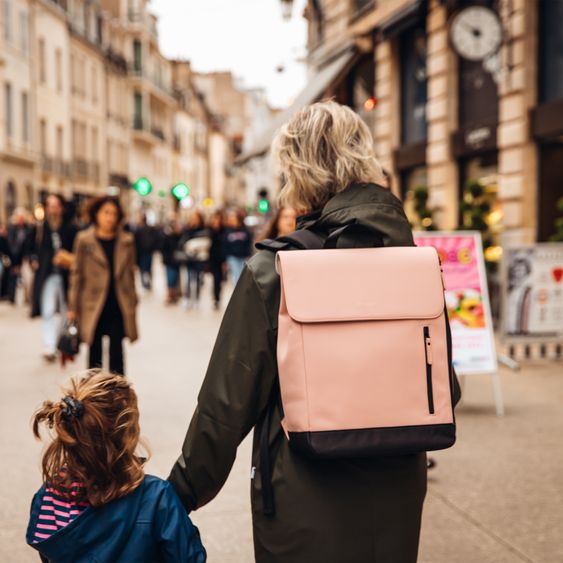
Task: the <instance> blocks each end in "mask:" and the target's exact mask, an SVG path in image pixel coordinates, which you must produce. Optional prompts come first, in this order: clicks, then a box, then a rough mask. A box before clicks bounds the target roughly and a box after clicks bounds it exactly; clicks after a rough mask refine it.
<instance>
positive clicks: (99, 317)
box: [68, 196, 137, 374]
mask: <svg viewBox="0 0 563 563" xmlns="http://www.w3.org/2000/svg"><path fill="white" fill-rule="evenodd" d="M123 217H124V214H123V210H122V208H121V205H120V203H119V200H118V199H117V198H114V197H110V196H105V197H101V198H98V199H96V200H95V201H94V202H93V204H92V206H91V207H90V220H91V223H92V226H91V227H89V228H88V229H87V230H85V231H83V232H81V233H79V234H78V236H77V237H76V242H75V244H74V254H75V256H76V259H75V262H74V266H73V268H72V270H71V276H70V291H69V313H68V316H69V319H71V320H72V319H76V320H77V322H78V326H79V328H80V335H81V338H82V341H83V342H85V343H86V344H88V346H89V347H90V353H89V359H88V367H90V368H94V367H101V366H102V337H103V336H104V335H107V336H109V339H110V346H109V369H110V371H111V372H114V373H120V374H124V373H125V368H124V361H123V338H124V337H126V336H127V337H128V338H129V339H130V340H131V342H133V341H135V340H136V339H137V321H136V308H137V292H136V289H135V241H134V238H133V235H132V234H130V233H127V232H125V231H123V230H122V229H121V223H122V221H123Z"/></svg>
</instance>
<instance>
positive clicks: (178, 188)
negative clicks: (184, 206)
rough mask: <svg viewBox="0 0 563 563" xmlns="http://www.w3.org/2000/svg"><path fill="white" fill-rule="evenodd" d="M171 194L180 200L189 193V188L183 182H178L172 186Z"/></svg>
mask: <svg viewBox="0 0 563 563" xmlns="http://www.w3.org/2000/svg"><path fill="white" fill-rule="evenodd" d="M172 195H173V196H174V197H175V198H176V199H177V200H178V201H182V200H183V199H185V198H186V197H188V196H189V195H190V188H189V187H188V186H187V185H186V184H184V183H183V182H180V183H179V184H176V185H175V186H172Z"/></svg>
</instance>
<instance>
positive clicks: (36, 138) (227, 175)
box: [0, 0, 244, 222]
mask: <svg viewBox="0 0 563 563" xmlns="http://www.w3.org/2000/svg"><path fill="white" fill-rule="evenodd" d="M182 65H183V67H182ZM180 67H182V68H184V70H185V72H181V71H180V70H179V69H180ZM206 84H207V86H209V81H207V82H206ZM208 95H209V97H210V98H212V99H210V100H209V101H208V100H207V99H206V98H205V96H204V95H203V94H202V93H201V92H200V90H199V89H198V88H197V86H196V84H195V81H194V79H193V76H192V73H191V70H190V68H189V63H182V64H179V63H177V62H176V61H170V60H168V59H166V58H165V57H164V56H163V55H162V53H161V51H160V48H159V43H158V33H157V21H156V17H155V16H154V15H153V14H151V13H150V10H149V2H148V0H0V107H1V108H2V110H1V112H0V222H5V221H7V220H8V219H9V217H10V215H11V214H12V212H13V210H14V209H15V207H16V206H25V207H27V208H28V209H29V210H30V211H34V210H35V209H36V207H38V206H40V205H41V203H42V202H43V201H44V199H45V196H46V194H47V193H50V192H56V193H61V194H62V195H64V196H65V197H67V198H69V199H71V200H74V203H75V204H76V206H77V207H78V206H79V205H80V204H81V203H82V201H83V200H85V199H87V198H89V197H91V196H93V195H96V194H102V193H111V194H119V195H120V197H121V198H122V200H123V201H124V203H125V205H126V207H127V208H128V209H129V211H130V212H131V213H132V214H136V212H137V211H149V212H150V213H151V215H152V218H153V219H154V220H157V221H161V220H164V219H165V218H166V216H167V215H168V213H169V212H170V211H171V210H173V209H174V208H176V207H177V206H178V202H177V200H176V199H174V198H173V197H172V195H171V188H172V187H173V186H174V185H175V184H178V183H186V184H187V185H188V186H189V187H190V190H191V194H190V195H191V200H190V201H191V203H192V204H193V205H203V202H204V201H205V203H206V204H207V207H210V205H209V202H210V201H211V200H213V202H216V204H217V205H222V204H224V203H242V197H241V201H240V202H238V201H237V193H236V190H235V189H233V181H232V169H233V167H232V161H233V160H234V157H235V152H234V150H233V146H232V143H231V140H232V139H233V138H234V137H236V135H237V134H238V133H233V132H232V131H231V130H229V131H228V132H227V131H225V128H224V126H223V125H222V119H221V117H220V116H216V115H214V113H213V112H212V110H211V109H210V102H211V101H216V100H217V99H219V98H218V97H217V96H218V94H217V91H216V90H214V91H210V92H209V94H208ZM240 95H241V96H242V94H240ZM239 105H240V104H239ZM243 117H244V116H243ZM228 124H229V127H233V126H234V127H235V128H236V127H238V125H236V120H230V121H229V122H228ZM140 178H146V179H148V180H149V181H150V184H151V185H152V191H151V192H150V194H148V195H145V196H141V195H139V194H138V193H137V192H135V190H133V189H132V187H134V185H135V182H136V181H137V180H138V179H140ZM38 216H40V215H38Z"/></svg>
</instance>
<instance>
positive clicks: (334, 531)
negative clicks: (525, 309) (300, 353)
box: [169, 184, 426, 563]
mask: <svg viewBox="0 0 563 563" xmlns="http://www.w3.org/2000/svg"><path fill="white" fill-rule="evenodd" d="M352 219H355V220H356V221H357V222H358V223H360V224H361V225H363V226H365V227H368V228H369V229H370V230H374V231H378V232H379V233H380V234H382V235H383V240H384V244H385V245H386V246H412V245H413V239H412V234H411V230H410V227H409V224H408V221H407V219H406V217H405V214H404V212H403V208H402V205H401V203H400V201H399V200H398V199H396V198H395V197H394V196H393V195H392V194H391V193H390V192H389V191H388V190H385V189H383V188H381V187H378V186H375V185H373V184H364V185H355V186H352V187H350V188H348V189H347V190H346V191H344V192H342V193H340V194H337V195H336V196H335V197H334V198H333V199H332V200H331V201H330V202H329V203H328V204H327V205H326V206H325V208H324V210H323V211H322V213H321V214H320V216H318V217H317V218H316V219H315V218H314V219H309V220H308V222H307V223H305V224H304V223H301V224H300V227H303V226H311V225H314V227H315V229H321V230H328V229H334V228H336V227H339V226H342V225H343V224H346V223H348V222H350V221H351V220H352ZM274 259H275V255H274V253H272V252H269V251H266V250H262V251H259V252H258V253H257V254H256V255H255V256H254V257H253V258H252V259H251V260H250V261H249V263H248V265H247V267H246V268H245V270H244V272H243V274H242V277H241V279H240V281H239V283H238V284H237V287H236V289H235V291H234V294H233V296H232V298H231V301H230V303H229V306H228V308H227V310H226V311H225V316H224V319H223V323H222V325H221V328H220V331H219V335H218V337H217V342H216V344H215V349H214V350H213V354H212V356H211V361H210V363H209V368H208V371H207V375H206V377H205V380H204V382H203V385H202V387H201V391H200V394H199V398H198V406H197V408H196V411H195V413H194V415H193V418H192V421H191V424H190V427H189V430H188V433H187V436H186V439H185V442H184V446H183V449H182V455H181V456H180V458H179V459H178V461H177V462H176V464H175V466H174V467H173V469H172V472H171V475H170V477H169V479H170V481H171V482H172V484H173V485H174V487H175V489H176V491H177V492H178V494H179V495H180V498H181V499H182V501H183V503H184V505H185V506H186V507H187V509H189V510H194V509H197V508H199V507H201V506H203V505H204V504H206V503H207V502H209V501H210V500H212V499H213V497H215V495H216V494H217V493H218V492H219V490H220V489H221V487H222V486H223V484H224V483H225V480H226V479H227V477H228V475H229V472H230V470H231V467H232V465H233V462H234V460H235V456H236V451H237V447H238V445H239V444H240V443H241V441H242V440H243V439H244V437H245V436H246V435H247V434H248V433H249V432H250V431H251V430H252V429H253V428H255V427H257V428H258V430H259V428H260V425H261V423H262V420H263V417H264V414H265V412H266V409H267V406H268V405H269V404H271V398H272V397H273V396H274V391H275V389H276V388H275V385H277V380H276V378H277V367H276V338H277V323H278V308H279V298H280V286H279V277H278V275H277V274H276V272H275V268H274ZM274 409H275V410H274V412H273V415H272V417H271V425H270V429H269V444H270V452H271V457H272V464H273V488H274V495H275V504H276V514H275V516H265V515H264V514H263V511H262V497H261V489H262V484H261V474H260V460H259V440H258V437H259V431H256V432H255V434H254V446H253V454H252V466H253V467H255V468H256V474H255V477H254V479H252V481H251V483H250V488H251V499H252V515H253V527H254V545H255V554H256V560H257V561H259V562H284V563H315V562H319V563H355V562H357V563H367V562H372V561H373V562H378V563H413V562H415V561H416V558H417V551H418V541H419V531H420V520H421V513H422V505H423V501H424V497H425V493H426V456H425V454H419V455H408V456H402V457H386V458H380V459H371V460H370V459H362V460H341V461H311V460H307V459H305V458H303V457H300V456H299V455H298V454H295V453H294V452H292V450H290V448H289V445H288V442H287V440H286V438H285V436H284V434H283V432H282V429H281V426H280V420H281V417H280V411H279V408H278V407H277V406H276V407H274ZM249 473H250V467H249Z"/></svg>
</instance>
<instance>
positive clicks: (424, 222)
mask: <svg viewBox="0 0 563 563" xmlns="http://www.w3.org/2000/svg"><path fill="white" fill-rule="evenodd" d="M421 192H422V194H424V193H426V198H427V197H428V174H427V169H426V166H415V167H414V168H410V169H409V170H404V171H403V172H402V173H401V199H402V200H403V205H404V208H405V213H406V215H407V219H408V220H409V223H410V224H411V225H412V228H413V229H415V230H423V229H428V228H430V227H431V226H432V217H431V213H430V214H428V213H427V212H426V210H427V209H428V201H427V199H426V200H424V197H425V196H424V195H422V200H424V201H422V200H421V199H420V197H421V196H420V195H419V194H420V193H421ZM421 203H423V204H422V205H421Z"/></svg>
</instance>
